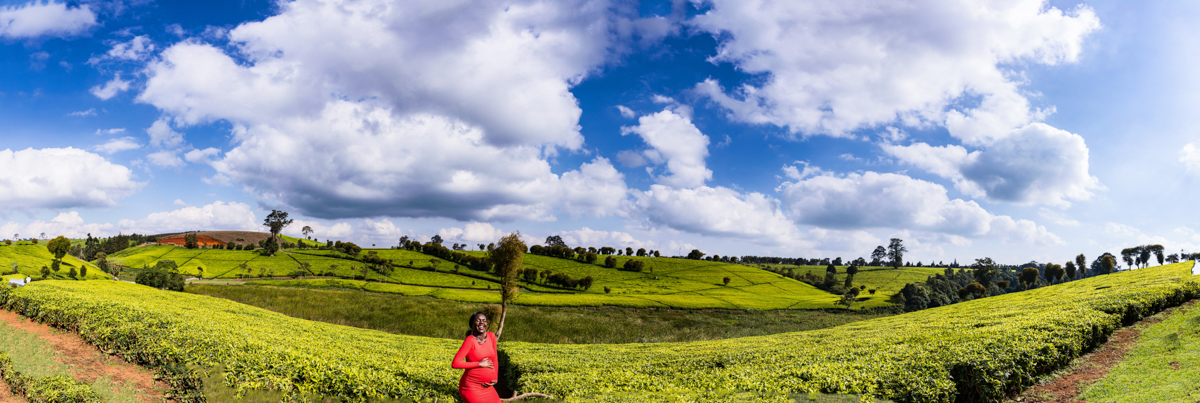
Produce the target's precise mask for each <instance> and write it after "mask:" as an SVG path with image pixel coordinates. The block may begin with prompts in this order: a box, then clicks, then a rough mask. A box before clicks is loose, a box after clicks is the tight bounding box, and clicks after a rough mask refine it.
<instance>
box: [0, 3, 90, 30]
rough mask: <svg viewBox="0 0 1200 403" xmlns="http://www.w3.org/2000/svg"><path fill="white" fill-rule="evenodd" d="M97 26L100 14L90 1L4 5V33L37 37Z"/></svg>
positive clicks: (0, 23)
mask: <svg viewBox="0 0 1200 403" xmlns="http://www.w3.org/2000/svg"><path fill="white" fill-rule="evenodd" d="M93 26H96V14H95V13H93V12H92V9H91V8H90V6H88V5H86V4H85V5H81V6H78V7H67V4H66V3H59V2H57V1H42V2H40V3H39V2H37V1H31V2H29V3H26V4H25V5H21V6H4V7H0V37H8V38H18V39H24V38H36V37H39V36H43V35H46V36H58V37H68V36H74V35H79V34H82V33H84V32H85V31H87V30H88V29H89V28H91V27H93Z"/></svg>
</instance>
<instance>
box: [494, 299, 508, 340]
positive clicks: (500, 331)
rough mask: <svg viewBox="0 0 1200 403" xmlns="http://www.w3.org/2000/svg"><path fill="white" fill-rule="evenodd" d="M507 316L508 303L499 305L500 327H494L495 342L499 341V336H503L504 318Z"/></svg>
mask: <svg viewBox="0 0 1200 403" xmlns="http://www.w3.org/2000/svg"><path fill="white" fill-rule="evenodd" d="M505 316H508V301H504V302H503V303H501V304H500V326H497V327H496V341H500V335H502V334H504V317H505Z"/></svg>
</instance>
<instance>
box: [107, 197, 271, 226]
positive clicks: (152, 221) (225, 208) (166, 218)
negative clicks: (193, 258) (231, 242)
mask: <svg viewBox="0 0 1200 403" xmlns="http://www.w3.org/2000/svg"><path fill="white" fill-rule="evenodd" d="M117 226H118V227H120V228H121V229H122V230H124V231H126V232H130V231H133V232H138V233H142V234H161V233H170V232H179V231H191V230H210V231H261V230H262V229H263V227H262V225H261V223H260V222H259V221H258V219H256V218H255V217H254V210H253V209H251V208H250V206H248V205H246V204H243V203H238V202H230V203H226V202H223V201H215V202H212V203H211V204H208V205H205V206H203V207H183V208H180V209H178V210H172V211H164V212H159V213H153V214H150V215H147V216H146V218H143V219H140V220H136V221H134V220H121V221H120V222H119V223H118V224H117Z"/></svg>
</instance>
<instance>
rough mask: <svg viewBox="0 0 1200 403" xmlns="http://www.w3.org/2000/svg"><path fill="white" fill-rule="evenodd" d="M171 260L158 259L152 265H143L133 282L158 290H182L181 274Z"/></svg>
mask: <svg viewBox="0 0 1200 403" xmlns="http://www.w3.org/2000/svg"><path fill="white" fill-rule="evenodd" d="M177 269H178V266H176V265H175V261H173V260H159V261H158V263H156V264H155V265H154V267H143V268H142V271H141V272H138V275H137V278H136V279H134V282H136V283H138V284H141V285H145V286H150V287H154V288H158V289H160V290H169V291H183V275H182V274H179V273H178V272H177V271H176V270H177Z"/></svg>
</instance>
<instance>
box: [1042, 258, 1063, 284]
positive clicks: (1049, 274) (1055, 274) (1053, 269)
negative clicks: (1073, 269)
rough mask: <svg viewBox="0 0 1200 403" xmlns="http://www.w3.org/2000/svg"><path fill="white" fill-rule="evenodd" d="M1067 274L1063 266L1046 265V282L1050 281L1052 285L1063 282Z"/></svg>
mask: <svg viewBox="0 0 1200 403" xmlns="http://www.w3.org/2000/svg"><path fill="white" fill-rule="evenodd" d="M1066 274H1067V271H1066V270H1063V267H1062V266H1059V265H1057V264H1054V263H1046V280H1048V281H1050V284H1054V283H1055V282H1057V281H1059V280H1061V279H1062V278H1063V277H1064V276H1065V275H1066Z"/></svg>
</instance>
